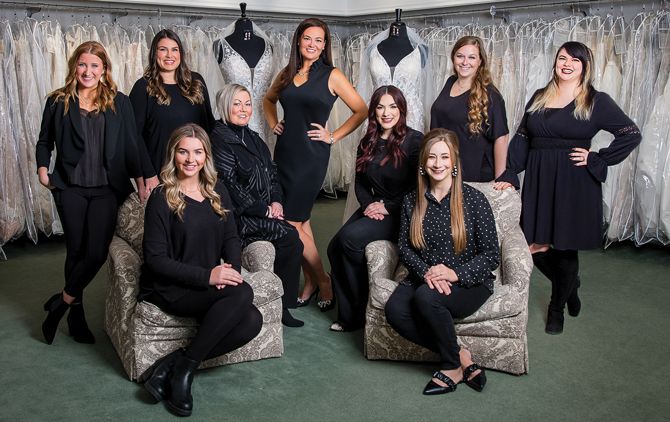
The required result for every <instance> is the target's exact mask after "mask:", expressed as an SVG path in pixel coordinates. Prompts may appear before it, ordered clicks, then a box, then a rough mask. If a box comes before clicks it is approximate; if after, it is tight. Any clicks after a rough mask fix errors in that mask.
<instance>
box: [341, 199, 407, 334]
mask: <svg viewBox="0 0 670 422" xmlns="http://www.w3.org/2000/svg"><path fill="white" fill-rule="evenodd" d="M398 225H399V220H398V218H397V217H394V216H391V215H387V216H385V217H384V219H383V220H381V221H380V220H373V219H371V218H368V217H366V216H365V215H363V210H362V209H361V208H359V209H358V210H357V211H356V212H355V213H354V215H352V216H351V218H349V220H348V221H347V222H346V223H345V224H344V225H343V226H342V227H341V228H340V230H339V231H338V232H337V233H336V234H335V236H333V238H332V239H331V241H330V243H329V244H328V260H329V261H330V271H331V274H332V277H333V279H332V281H333V291H334V293H335V296H336V297H337V320H338V321H340V322H341V323H342V325H344V326H345V327H346V328H347V329H358V328H361V327H362V326H363V325H364V323H365V305H366V303H367V300H368V293H369V290H370V289H369V281H368V271H367V260H366V259H365V247H366V246H367V245H368V243H370V242H372V241H375V240H392V241H397V237H398Z"/></svg>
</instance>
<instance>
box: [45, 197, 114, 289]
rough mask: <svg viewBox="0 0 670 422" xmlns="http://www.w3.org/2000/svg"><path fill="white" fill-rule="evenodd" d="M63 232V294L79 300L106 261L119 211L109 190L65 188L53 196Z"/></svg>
mask: <svg viewBox="0 0 670 422" xmlns="http://www.w3.org/2000/svg"><path fill="white" fill-rule="evenodd" d="M54 197H56V198H58V202H59V206H58V210H59V214H60V219H61V222H62V223H63V231H64V232H65V247H66V254H65V289H64V290H65V293H67V294H68V295H70V296H74V297H75V298H77V300H81V298H82V295H83V292H84V288H86V286H88V284H89V283H90V282H91V280H93V278H94V277H95V275H96V274H97V273H98V271H99V270H100V268H101V267H102V266H103V265H104V263H105V261H107V254H108V253H109V244H110V243H111V242H112V237H113V236H114V229H115V228H116V217H117V213H118V209H119V203H118V199H117V197H116V194H115V193H114V191H113V190H112V189H111V188H110V187H109V186H103V187H95V188H85V187H81V186H69V187H68V188H66V189H64V190H62V191H59V192H55V193H54Z"/></svg>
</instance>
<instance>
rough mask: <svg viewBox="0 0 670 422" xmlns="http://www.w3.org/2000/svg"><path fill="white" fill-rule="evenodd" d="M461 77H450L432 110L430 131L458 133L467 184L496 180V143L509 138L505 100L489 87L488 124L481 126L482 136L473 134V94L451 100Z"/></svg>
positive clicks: (487, 90)
mask: <svg viewBox="0 0 670 422" xmlns="http://www.w3.org/2000/svg"><path fill="white" fill-rule="evenodd" d="M457 79H458V78H457V77H456V76H451V77H449V79H447V82H446V83H445V84H444V88H442V92H440V95H439V96H438V97H437V99H436V100H435V102H434V103H433V105H432V107H431V108H430V128H431V129H434V128H443V129H449V130H451V131H454V132H456V134H457V135H458V139H459V141H460V151H461V171H462V173H461V174H462V175H463V181H464V182H490V181H491V180H493V179H495V167H494V163H495V162H494V159H493V144H494V142H495V140H496V139H498V138H499V137H501V136H504V135H507V134H508V133H509V130H508V128H507V115H506V114H505V100H503V98H502V96H501V95H500V93H499V92H498V90H496V89H495V87H494V86H493V85H491V84H489V85H488V86H487V87H486V92H487V94H488V97H489V107H488V110H487V112H488V123H484V124H483V125H482V128H483V130H482V133H480V134H477V135H472V134H471V133H470V129H468V100H469V99H470V91H466V92H464V93H462V94H461V95H457V96H455V97H452V96H451V95H450V94H449V93H450V92H451V87H452V86H453V85H454V83H455V82H456V80H457Z"/></svg>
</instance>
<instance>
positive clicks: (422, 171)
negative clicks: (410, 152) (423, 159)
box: [419, 166, 426, 176]
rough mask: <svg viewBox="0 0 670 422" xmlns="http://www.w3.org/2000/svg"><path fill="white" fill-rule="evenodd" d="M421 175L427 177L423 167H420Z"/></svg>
mask: <svg viewBox="0 0 670 422" xmlns="http://www.w3.org/2000/svg"><path fill="white" fill-rule="evenodd" d="M419 174H420V175H422V176H425V175H426V170H424V169H423V166H419Z"/></svg>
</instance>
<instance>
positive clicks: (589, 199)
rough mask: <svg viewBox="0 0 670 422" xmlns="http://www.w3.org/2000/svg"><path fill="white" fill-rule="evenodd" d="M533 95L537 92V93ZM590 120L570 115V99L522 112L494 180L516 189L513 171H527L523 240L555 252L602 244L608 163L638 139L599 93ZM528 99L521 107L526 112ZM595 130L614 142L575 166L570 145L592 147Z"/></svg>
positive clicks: (620, 157)
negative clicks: (504, 167)
mask: <svg viewBox="0 0 670 422" xmlns="http://www.w3.org/2000/svg"><path fill="white" fill-rule="evenodd" d="M536 94H537V93H536ZM593 101H594V104H593V112H592V114H591V118H590V119H589V120H578V119H576V118H575V117H574V115H573V112H574V110H575V102H574V101H573V102H571V103H570V104H568V105H567V106H565V107H564V108H560V109H556V108H550V109H545V110H544V111H539V112H534V113H529V112H528V111H526V114H525V115H524V116H523V119H522V120H521V124H520V125H519V129H518V130H517V132H516V135H514V138H513V139H512V141H511V143H510V146H509V152H508V155H507V170H506V171H505V173H503V174H502V175H501V176H500V177H499V178H498V180H501V181H506V182H509V183H512V184H513V185H514V186H515V187H517V188H518V187H519V179H518V178H517V176H516V175H517V173H519V172H521V171H523V170H526V173H525V176H524V181H523V190H522V196H521V200H522V209H521V228H522V229H523V232H524V234H525V235H526V240H527V241H528V243H529V244H530V243H538V244H551V245H553V247H554V248H556V249H560V250H566V249H567V250H579V249H595V248H598V247H600V245H601V244H602V234H603V232H602V227H603V206H602V183H603V182H604V181H605V179H606V178H607V166H611V165H614V164H617V163H620V162H622V161H623V160H624V159H625V158H626V157H627V156H628V154H630V153H631V151H633V150H634V149H635V148H636V147H637V146H638V145H639V143H640V141H641V139H642V136H641V135H640V130H639V129H638V128H637V126H636V125H635V123H633V121H632V120H631V119H629V118H628V116H626V115H625V114H624V112H623V111H622V110H621V109H620V108H619V106H618V105H617V104H616V103H615V102H614V100H612V98H610V96H609V95H607V94H605V93H603V92H597V91H595V93H594V100H593ZM532 102H533V99H532V98H531V100H530V102H529V103H528V105H527V106H526V110H528V107H529V106H530V104H532ZM600 130H606V131H607V132H610V133H612V134H613V135H614V140H613V141H612V143H611V144H610V145H609V146H608V147H607V148H603V149H601V150H600V151H597V152H596V151H591V152H590V153H589V156H588V159H587V165H586V166H579V167H578V166H575V162H574V161H572V160H571V159H570V155H569V154H570V153H571V152H572V148H575V147H579V148H586V149H589V148H590V147H591V139H592V138H593V137H594V136H595V135H596V133H598V131H600Z"/></svg>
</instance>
